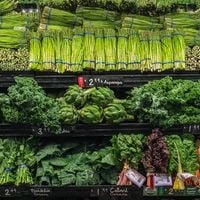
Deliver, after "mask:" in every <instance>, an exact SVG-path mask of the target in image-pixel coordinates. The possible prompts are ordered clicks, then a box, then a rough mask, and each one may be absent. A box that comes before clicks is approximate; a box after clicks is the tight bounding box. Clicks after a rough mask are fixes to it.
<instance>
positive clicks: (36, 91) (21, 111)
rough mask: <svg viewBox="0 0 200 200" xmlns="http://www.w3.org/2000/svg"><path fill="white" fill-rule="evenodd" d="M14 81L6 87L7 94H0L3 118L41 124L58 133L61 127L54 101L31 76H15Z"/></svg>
mask: <svg viewBox="0 0 200 200" xmlns="http://www.w3.org/2000/svg"><path fill="white" fill-rule="evenodd" d="M15 81H16V84H15V85H13V86H11V87H9V88H8V96H6V95H5V96H4V95H1V96H0V101H1V99H2V101H3V102H4V103H3V105H4V106H3V108H1V110H2V114H3V117H4V119H5V120H6V121H9V122H15V123H16V122H21V123H31V124H39V125H43V126H44V127H45V128H49V129H50V130H51V131H53V132H56V133H58V132H59V131H60V129H61V127H60V122H59V116H58V110H59V108H58V105H57V103H56V101H55V100H54V99H52V98H50V97H48V96H46V94H45V92H44V91H43V90H42V88H41V87H40V86H38V84H37V82H36V81H35V80H34V79H32V78H27V77H15ZM13 113H14V115H13ZM11 116H16V117H13V118H11Z"/></svg>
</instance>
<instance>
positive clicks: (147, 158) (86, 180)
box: [0, 129, 198, 190]
mask: <svg viewBox="0 0 200 200" xmlns="http://www.w3.org/2000/svg"><path fill="white" fill-rule="evenodd" d="M0 142H1V143H0V144H1V158H2V159H1V160H0V162H1V169H0V185H8V184H16V185H21V184H29V185H31V184H35V185H54V186H64V185H77V186H83V185H101V184H104V185H105V184H118V185H128V184H134V182H133V183H132V182H131V181H130V179H128V178H127V177H126V176H127V171H129V170H138V171H139V172H140V173H142V174H144V171H142V170H141V169H142V168H141V167H142V165H143V166H144V168H145V170H146V173H151V174H154V173H166V174H168V175H169V176H170V175H172V176H173V177H174V178H175V176H176V174H177V173H178V174H179V177H181V176H182V175H183V173H184V172H187V173H191V175H192V176H193V181H192V182H188V180H187V181H184V182H183V180H182V179H181V180H179V183H180V182H182V185H181V187H177V185H176V182H177V181H176V180H175V182H174V189H176V190H178V189H180V190H181V189H184V184H186V185H188V184H189V185H191V184H192V185H193V186H194V185H196V184H197V182H195V181H194V180H195V172H196V170H197V171H198V155H197V149H198V146H197V144H196V142H195V140H194V137H193V136H191V135H188V134H185V135H182V136H181V137H179V136H178V135H170V136H163V135H162V133H161V132H160V131H159V130H157V129H156V130H153V132H152V134H150V135H149V136H148V137H145V136H144V135H143V134H130V135H126V134H123V135H122V134H118V135H115V136H113V138H112V139H111V141H110V142H111V144H110V142H109V141H107V142H106V141H105V144H104V145H97V144H91V143H89V142H81V143H69V142H64V143H62V144H58V143H55V142H54V143H50V144H49V142H48V144H46V143H45V142H44V141H43V142H42V141H40V142H39V143H38V141H35V140H33V139H32V140H29V141H26V140H24V139H20V140H19V139H12V140H10V139H1V140H0ZM36 144H37V145H36ZM16 152H17V153H16ZM143 152H144V153H143ZM3 158H4V159H3ZM124 164H125V165H126V168H124V169H123V170H122V172H121V173H120V169H121V168H122V167H123V165H124ZM119 174H120V176H119V178H118V175H119ZM174 174H175V176H174ZM141 176H142V175H141ZM135 184H136V183H135Z"/></svg>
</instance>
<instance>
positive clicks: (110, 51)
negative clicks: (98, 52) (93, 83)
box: [104, 29, 117, 71]
mask: <svg viewBox="0 0 200 200" xmlns="http://www.w3.org/2000/svg"><path fill="white" fill-rule="evenodd" d="M104 36H105V55H106V71H112V70H115V69H116V53H117V49H116V47H117V38H116V34H115V30H113V29H105V30H104Z"/></svg>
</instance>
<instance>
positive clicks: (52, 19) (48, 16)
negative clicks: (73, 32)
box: [40, 7, 82, 30]
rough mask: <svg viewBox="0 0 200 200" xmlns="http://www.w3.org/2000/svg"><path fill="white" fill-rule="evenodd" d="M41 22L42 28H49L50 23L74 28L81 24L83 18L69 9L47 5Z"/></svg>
mask: <svg viewBox="0 0 200 200" xmlns="http://www.w3.org/2000/svg"><path fill="white" fill-rule="evenodd" d="M40 23H41V24H40V29H42V30H48V29H49V25H53V26H62V27H72V28H73V27H74V26H81V25H82V19H80V18H79V17H77V16H76V15H74V14H73V13H70V12H67V11H63V10H59V9H54V8H49V7H45V8H44V10H43V13H42V17H41V21H40ZM50 27H51V26H50Z"/></svg>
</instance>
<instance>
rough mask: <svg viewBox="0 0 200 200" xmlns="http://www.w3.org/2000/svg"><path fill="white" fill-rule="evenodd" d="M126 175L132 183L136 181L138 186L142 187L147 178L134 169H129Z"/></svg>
mask: <svg viewBox="0 0 200 200" xmlns="http://www.w3.org/2000/svg"><path fill="white" fill-rule="evenodd" d="M126 176H127V178H128V179H129V180H130V181H131V182H132V183H134V184H135V185H137V186H138V187H142V186H143V184H144V182H145V181H146V178H145V177H144V176H143V175H142V174H140V173H139V172H138V171H136V170H134V169H129V170H128V171H127V172H126Z"/></svg>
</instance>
